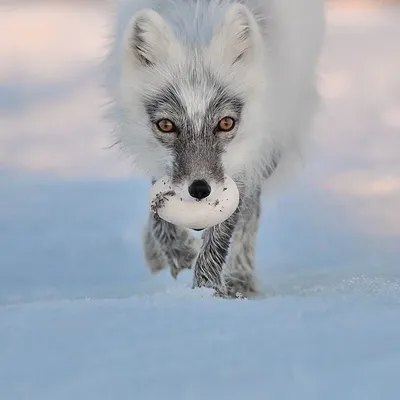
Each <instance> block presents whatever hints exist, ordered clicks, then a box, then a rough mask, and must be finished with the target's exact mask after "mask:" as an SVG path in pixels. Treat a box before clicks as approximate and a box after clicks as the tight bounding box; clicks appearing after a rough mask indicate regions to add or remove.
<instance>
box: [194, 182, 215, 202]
mask: <svg viewBox="0 0 400 400" xmlns="http://www.w3.org/2000/svg"><path fill="white" fill-rule="evenodd" d="M210 193H211V188H210V185H209V184H208V183H207V182H206V181H205V180H203V179H201V180H196V181H193V183H192V184H191V185H190V186H189V194H190V195H191V196H192V197H194V198H195V199H198V200H201V199H204V198H206V197H207V196H208V195H209V194H210Z"/></svg>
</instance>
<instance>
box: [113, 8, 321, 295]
mask: <svg viewBox="0 0 400 400" xmlns="http://www.w3.org/2000/svg"><path fill="white" fill-rule="evenodd" d="M324 27H325V25H324V1H323V0H119V1H118V2H117V13H116V20H115V28H114V32H113V38H112V44H111V48H110V51H109V54H108V56H107V60H106V66H107V71H108V78H107V86H108V90H109V94H110V97H111V100H112V102H111V109H110V117H111V118H112V120H113V121H114V123H115V134H116V136H117V142H118V143H119V144H120V145H121V147H122V148H123V149H124V151H126V152H127V153H128V154H129V155H131V156H132V159H133V162H134V165H135V167H136V169H137V170H139V171H141V172H142V173H144V174H145V175H146V176H148V177H149V179H153V181H154V180H156V179H159V178H160V177H161V176H165V175H168V176H170V177H171V179H172V180H173V181H174V182H178V183H179V184H185V185H186V184H187V187H188V191H189V193H190V195H191V196H193V197H197V198H199V199H201V198H203V197H204V196H206V195H208V194H209V192H210V190H212V188H213V187H215V185H218V184H219V183H220V182H221V180H222V179H223V177H224V175H225V174H226V175H229V176H231V177H232V178H233V179H234V180H235V182H236V184H237V186H238V188H239V192H240V203H239V207H238V209H237V210H236V212H235V213H234V214H233V215H232V216H231V217H229V218H228V219H227V220H226V221H225V222H223V223H221V224H219V225H217V226H214V227H212V228H208V229H206V230H204V232H203V235H202V241H201V245H198V243H197V241H196V239H195V237H194V236H192V234H191V231H190V230H187V229H183V228H180V227H178V226H174V225H172V224H170V223H168V222H166V221H163V220H162V219H159V218H158V219H157V218H154V217H153V215H152V214H151V213H149V219H148V225H147V227H146V229H145V232H144V236H143V244H144V253H145V256H146V259H147V262H148V265H149V267H150V269H151V270H152V271H153V272H157V271H159V270H161V269H162V268H165V267H166V266H169V267H170V268H171V273H172V274H173V276H175V277H176V275H177V274H178V273H179V271H180V270H182V269H183V268H192V267H193V268H194V283H193V285H194V287H201V286H206V287H210V288H213V289H215V291H216V293H218V294H220V295H222V296H227V297H235V296H237V295H238V294H241V295H242V296H251V295H253V294H256V293H257V292H258V285H257V280H256V278H255V272H254V252H255V248H254V247H255V238H256V233H257V229H258V221H259V217H260V197H261V195H262V192H263V187H264V183H268V182H269V181H271V180H272V179H275V176H277V175H279V173H280V172H279V170H281V171H284V170H286V167H285V165H288V164H293V155H295V154H297V153H298V152H299V151H300V148H301V144H302V142H303V139H304V137H305V135H306V133H307V131H308V130H309V125H310V122H311V121H312V118H313V116H314V114H315V110H316V108H317V107H316V106H317V104H318V94H317V89H316V80H317V79H316V78H317V62H318V58H319V55H320V51H321V46H322V42H323V36H324ZM270 176H271V177H270ZM279 179H280V178H279ZM279 179H278V180H279Z"/></svg>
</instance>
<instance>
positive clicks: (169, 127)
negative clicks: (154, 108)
mask: <svg viewBox="0 0 400 400" xmlns="http://www.w3.org/2000/svg"><path fill="white" fill-rule="evenodd" d="M156 125H157V128H158V130H159V131H161V132H164V133H171V132H175V131H176V129H175V125H174V123H173V122H172V121H170V120H169V119H161V120H160V121H158V122H157V123H156Z"/></svg>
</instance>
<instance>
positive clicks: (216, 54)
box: [209, 4, 261, 65]
mask: <svg viewBox="0 0 400 400" xmlns="http://www.w3.org/2000/svg"><path fill="white" fill-rule="evenodd" d="M260 41H261V34H260V29H259V27H258V24H257V21H256V20H255V18H254V16H253V14H252V13H251V12H250V11H249V9H248V8H247V7H246V6H244V5H242V4H234V5H232V6H231V7H230V8H229V10H228V11H227V13H226V14H225V16H224V17H223V19H222V22H221V24H220V26H219V28H218V29H217V31H216V33H215V34H214V36H213V38H212V40H211V44H210V47H209V51H210V56H211V57H212V58H213V59H214V60H215V59H216V58H217V59H218V60H219V61H221V62H222V63H224V64H228V65H234V64H238V63H242V62H243V63H244V62H246V61H248V60H249V59H250V58H251V57H252V56H254V55H255V53H256V51H257V50H258V47H259V45H260ZM221 58H222V59H221Z"/></svg>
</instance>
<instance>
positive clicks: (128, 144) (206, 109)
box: [120, 4, 266, 197]
mask: <svg viewBox="0 0 400 400" xmlns="http://www.w3.org/2000/svg"><path fill="white" fill-rule="evenodd" d="M173 28H174V27H173V25H172V24H171V23H169V22H168V21H167V20H166V19H164V18H163V17H162V16H161V15H160V14H159V13H158V12H156V11H154V10H151V9H145V10H142V11H140V12H138V13H136V14H135V15H134V16H133V17H132V19H131V21H130V23H129V25H128V27H127V29H126V31H125V35H124V43H123V54H122V74H121V82H120V93H121V94H120V95H121V97H122V99H121V100H122V104H123V113H124V129H123V135H121V138H120V140H121V142H122V144H123V146H124V147H125V148H126V149H127V150H128V152H129V153H130V154H131V155H133V157H134V162H135V166H136V167H138V168H139V170H142V171H143V172H145V173H146V174H148V175H152V176H153V177H156V178H157V177H160V176H162V175H169V176H170V177H171V179H172V181H173V182H175V183H176V184H179V185H187V187H188V189H189V193H190V195H191V196H193V197H206V194H207V193H209V192H210V191H212V190H213V187H215V186H216V185H219V184H221V183H222V182H223V178H224V175H225V174H228V175H230V176H237V175H240V174H241V173H243V172H246V171H247V170H248V169H249V168H250V167H249V166H251V165H252V161H253V160H255V159H256V158H257V154H258V153H260V145H261V142H260V140H259V137H260V136H262V134H261V135H260V134H258V133H260V131H262V130H263V128H264V126H263V125H265V123H266V121H265V119H266V117H265V110H263V104H264V101H263V96H264V94H265V90H264V89H265V82H264V80H265V77H264V75H265V74H264V73H263V69H264V57H265V55H264V47H263V45H262V35H261V32H260V27H259V24H258V22H257V21H256V19H255V17H254V15H253V14H252V13H251V12H250V11H249V10H248V9H247V8H246V7H245V6H243V5H241V4H234V5H231V6H230V7H229V8H227V9H226V10H225V11H224V13H223V15H222V18H221V20H220V21H219V24H217V26H216V27H215V28H214V29H213V32H212V34H211V35H210V38H209V40H208V41H207V43H206V44H204V43H202V44H201V45H195V44H193V43H192V42H191V41H190V40H185V39H186V38H185V37H178V35H177V34H176V33H175V31H176V30H174V29H173Z"/></svg>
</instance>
